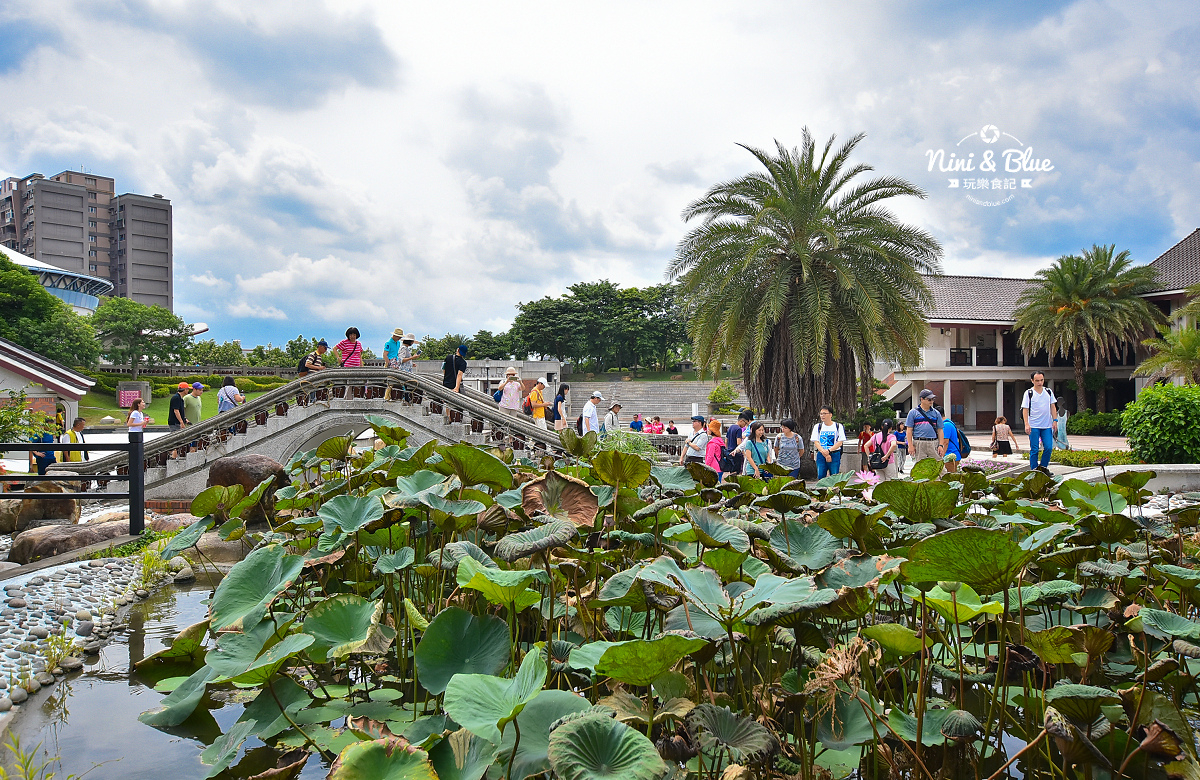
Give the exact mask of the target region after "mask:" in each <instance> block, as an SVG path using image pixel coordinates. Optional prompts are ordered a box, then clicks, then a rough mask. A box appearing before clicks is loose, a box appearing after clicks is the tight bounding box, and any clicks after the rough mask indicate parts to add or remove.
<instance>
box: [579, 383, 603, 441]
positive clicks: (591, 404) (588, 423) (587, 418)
mask: <svg viewBox="0 0 1200 780" xmlns="http://www.w3.org/2000/svg"><path fill="white" fill-rule="evenodd" d="M603 400H604V396H602V395H600V391H599V390H596V391H594V392H593V393H592V397H591V398H589V399H588V400H587V403H585V404H584V405H583V432H584V433H585V434H586V433H587V432H588V431H595V432H596V435H597V436H599V435H600V413H599V412H597V411H596V402H597V401H603Z"/></svg>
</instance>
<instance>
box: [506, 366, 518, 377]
mask: <svg viewBox="0 0 1200 780" xmlns="http://www.w3.org/2000/svg"><path fill="white" fill-rule="evenodd" d="M509 374H512V375H513V376H516V375H517V369H516V368H515V367H514V366H509V367H508V368H506V369H504V375H505V376H508V375H509Z"/></svg>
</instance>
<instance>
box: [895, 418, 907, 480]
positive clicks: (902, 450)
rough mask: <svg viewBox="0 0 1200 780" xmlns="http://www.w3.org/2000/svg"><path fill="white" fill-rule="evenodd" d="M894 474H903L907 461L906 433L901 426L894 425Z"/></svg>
mask: <svg viewBox="0 0 1200 780" xmlns="http://www.w3.org/2000/svg"><path fill="white" fill-rule="evenodd" d="M893 435H894V436H895V437H896V473H897V474H903V473H904V464H905V462H907V461H908V431H906V430H905V429H904V426H903V425H896V432H895V433H894V434H893Z"/></svg>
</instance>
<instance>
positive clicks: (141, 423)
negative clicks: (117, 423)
mask: <svg viewBox="0 0 1200 780" xmlns="http://www.w3.org/2000/svg"><path fill="white" fill-rule="evenodd" d="M125 424H126V425H127V426H129V432H130V433H134V432H135V431H136V432H137V433H141V432H143V431H145V430H146V426H147V425H154V418H153V417H147V416H146V400H145V399H144V398H138V399H137V400H135V401H134V402H133V404H132V405H131V406H130V407H129V416H128V417H126V418H125Z"/></svg>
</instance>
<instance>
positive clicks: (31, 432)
mask: <svg viewBox="0 0 1200 780" xmlns="http://www.w3.org/2000/svg"><path fill="white" fill-rule="evenodd" d="M21 270H22V271H24V270H25V269H23V268H22V269H21ZM38 286H39V287H41V285H38ZM54 429H55V426H54V418H53V417H51V416H50V415H48V414H45V413H43V412H35V411H33V410H32V409H30V408H28V407H27V406H26V398H25V391H24V390H22V391H21V392H19V393H18V392H16V391H15V390H9V391H8V398H7V400H4V401H0V442H3V441H8V442H18V441H29V440H30V439H33V438H36V437H38V436H41V435H42V434H43V433H50V432H52V431H54ZM22 457H24V454H22Z"/></svg>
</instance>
